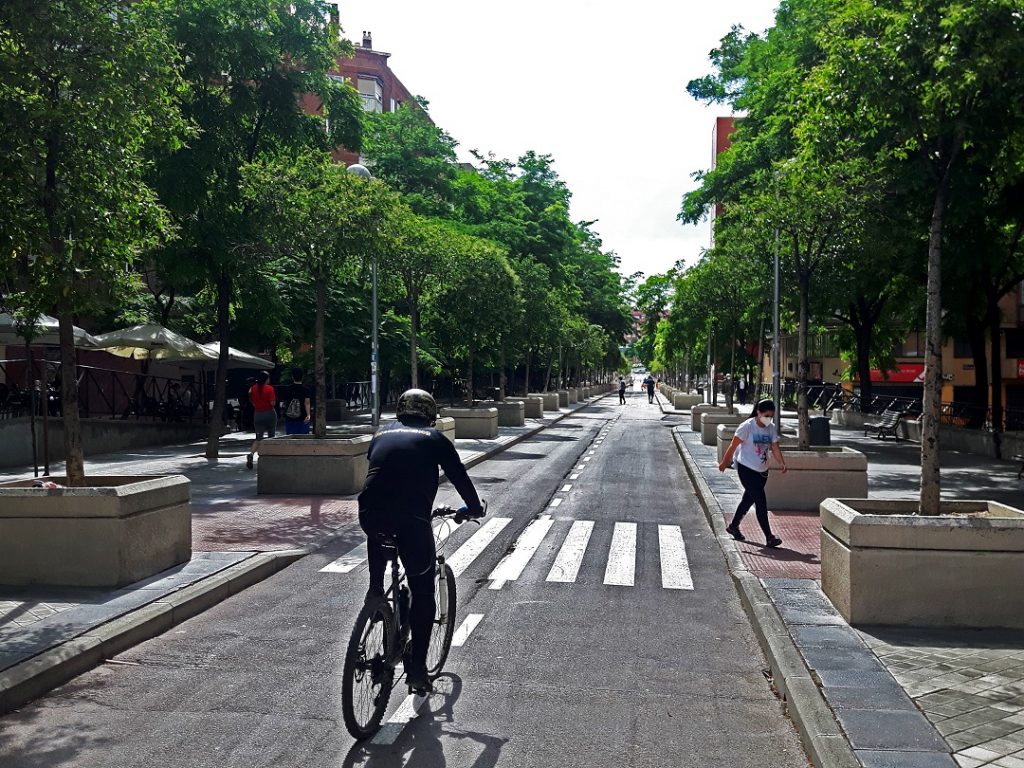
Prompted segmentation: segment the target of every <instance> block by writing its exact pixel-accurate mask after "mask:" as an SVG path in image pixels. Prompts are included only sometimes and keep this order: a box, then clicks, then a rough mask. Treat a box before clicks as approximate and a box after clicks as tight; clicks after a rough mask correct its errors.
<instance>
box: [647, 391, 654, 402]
mask: <svg viewBox="0 0 1024 768" xmlns="http://www.w3.org/2000/svg"><path fill="white" fill-rule="evenodd" d="M647 402H648V403H653V402H654V390H653V389H648V390H647Z"/></svg>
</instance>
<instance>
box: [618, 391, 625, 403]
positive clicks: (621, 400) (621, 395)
mask: <svg viewBox="0 0 1024 768" xmlns="http://www.w3.org/2000/svg"><path fill="white" fill-rule="evenodd" d="M625 404H626V390H624V389H620V390H619V405H625Z"/></svg>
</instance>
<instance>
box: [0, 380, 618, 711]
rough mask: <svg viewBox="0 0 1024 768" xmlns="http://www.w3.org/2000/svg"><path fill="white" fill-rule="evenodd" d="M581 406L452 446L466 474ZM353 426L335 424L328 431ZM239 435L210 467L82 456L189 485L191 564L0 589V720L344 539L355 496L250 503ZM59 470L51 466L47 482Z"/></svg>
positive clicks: (141, 452) (164, 452)
mask: <svg viewBox="0 0 1024 768" xmlns="http://www.w3.org/2000/svg"><path fill="white" fill-rule="evenodd" d="M599 399H600V398H599V397H598V398H592V399H591V400H590V401H589V402H590V403H592V402H596V401H597V400H599ZM588 404H589V403H578V404H573V405H571V406H570V407H569V408H563V409H560V411H559V412H558V413H557V414H556V413H554V412H551V414H550V415H546V416H545V418H543V419H527V420H526V425H525V426H523V427H499V429H498V432H499V434H498V437H497V438H496V439H493V440H477V439H469V440H467V439H458V440H456V441H455V445H456V448H457V449H458V452H459V456H460V457H461V458H462V461H463V463H465V464H466V465H467V466H470V467H471V466H474V465H476V464H479V463H481V462H482V461H485V460H487V459H488V458H490V457H492V456H494V455H496V454H498V453H500V452H502V451H504V450H506V449H507V448H509V447H511V446H512V445H514V444H515V443H518V442H520V441H522V440H524V439H526V438H528V437H530V436H532V435H533V434H536V433H537V432H539V431H541V430H543V429H545V428H547V427H548V426H550V425H552V424H555V423H557V422H558V421H561V420H562V419H564V418H565V417H566V416H569V415H570V414H572V413H574V412H575V411H576V410H578V409H580V408H583V407H585V406H586V405H588ZM389 418H394V415H393V414H384V415H383V416H382V421H387V420H388V419H389ZM366 421H367V422H368V421H369V419H368V417H367V418H366ZM351 427H352V424H351V423H346V424H338V425H334V424H332V425H330V431H346V430H349V429H351ZM241 437H242V436H241V435H239V434H237V433H236V434H232V435H228V436H227V437H226V438H224V439H223V440H222V442H221V452H220V458H219V459H218V460H215V461H208V460H207V459H206V458H205V457H204V455H203V451H204V449H205V442H202V443H198V442H197V443H192V444H189V445H180V446H168V447H161V448H149V449H138V450H134V451H130V452H121V453H115V454H108V455H104V456H96V457H92V458H89V459H87V460H86V471H87V473H91V474H103V475H121V474H124V475H165V474H182V475H185V476H186V477H188V478H189V479H190V480H191V482H192V488H191V491H192V549H193V557H192V559H191V560H190V561H189V562H188V563H184V564H183V565H181V566H178V567H176V568H172V569H170V570H168V571H164V572H163V573H160V574H157V575H156V576H153V577H152V578H150V579H146V580H145V581H143V582H139V583H137V584H132V585H129V586H127V587H124V588H121V589H115V590H112V589H83V588H72V587H44V586H38V587H13V586H0V713H2V712H5V711H8V710H9V709H11V708H13V707H14V706H17V705H18V704H19V703H21V702H23V701H26V700H28V699H29V698H33V697H34V696H37V695H39V694H40V693H42V692H44V691H45V690H48V689H49V688H52V687H53V686H54V685H58V684H60V682H63V680H66V679H69V678H70V677H72V676H74V675H76V674H79V673H80V672H82V671H84V670H85V669H88V668H89V667H92V666H94V665H95V664H97V663H99V662H100V661H102V660H103V659H104V658H109V657H110V656H111V655H113V654H115V653H119V652H120V651H122V650H124V649H125V648H127V647H130V646H131V645H133V644H135V643H137V642H140V641H141V640H144V639H147V638H148V637H152V636H155V635H156V634H159V633H160V632H163V631H166V629H168V628H169V627H170V626H173V625H174V624H176V623H178V622H180V621H183V620H184V619H186V618H189V617H190V616H192V615H195V614H196V613H198V612H200V611H202V610H205V609H206V608H208V607H210V606H211V605H213V604H215V603H216V602H219V601H220V600H223V599H224V598H226V597H228V596H230V595H231V594H235V593H236V592H238V591H240V590H241V589H244V588H246V587H248V586H251V585H252V584H254V583H256V582H257V581H259V580H261V579H263V578H266V577H267V576H270V575H271V574H273V573H274V572H276V571H277V570H280V569H281V568H284V567H285V566H287V565H289V564H291V563H292V562H294V561H295V560H296V559H298V558H300V557H302V556H303V555H305V554H308V553H309V552H311V551H313V550H315V549H318V548H319V547H321V546H323V544H325V543H326V542H327V541H329V540H331V539H334V538H337V537H340V536H345V535H349V534H350V532H351V530H352V526H353V525H354V524H355V522H356V518H357V512H358V509H357V502H356V496H355V495H351V496H346V497H340V498H339V497H325V496H259V495H257V493H256V471H255V470H248V469H246V467H245V457H246V454H247V453H248V451H249V448H250V446H251V445H252V442H251V440H248V439H240V438H241ZM61 471H62V467H61V466H54V467H53V473H54V474H55V475H57V474H60V473H61ZM25 477H31V470H26V471H24V472H14V473H0V482H2V481H6V480H16V479H21V478H25ZM442 479H443V478H442Z"/></svg>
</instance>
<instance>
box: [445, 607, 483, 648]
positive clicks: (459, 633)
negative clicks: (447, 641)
mask: <svg viewBox="0 0 1024 768" xmlns="http://www.w3.org/2000/svg"><path fill="white" fill-rule="evenodd" d="M483 617H484V615H483V614H482V613H471V614H469V615H468V616H466V618H465V619H464V620H463V622H462V624H461V625H460V626H459V628H458V629H456V630H455V634H454V635H452V648H461V647H462V646H463V645H465V644H466V641H467V640H468V639H469V636H470V635H471V634H472V633H473V630H474V629H476V625H477V624H479V623H480V621H481V620H482V619H483Z"/></svg>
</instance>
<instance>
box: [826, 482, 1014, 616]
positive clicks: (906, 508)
mask: <svg viewBox="0 0 1024 768" xmlns="http://www.w3.org/2000/svg"><path fill="white" fill-rule="evenodd" d="M916 511H917V501H916V500H907V501H903V500H898V501H897V500H888V499H885V500H883V499H870V500H868V499H833V498H830V499H827V500H825V501H824V502H823V503H822V504H821V526H822V528H821V587H822V590H823V591H824V592H825V594H826V595H828V598H829V599H830V600H831V601H832V603H833V604H834V605H835V607H836V609H837V610H838V611H839V613H841V614H842V616H843V618H845V619H846V620H847V621H848V622H850V623H851V624H862V625H863V624H882V625H896V626H915V627H951V626H952V627H976V628H995V627H1006V628H1012V629H1024V590H1022V589H1021V576H1022V574H1024V510H1020V509H1015V508H1013V507H1008V506H1005V505H1002V504H997V503H996V502H993V501H950V502H943V504H942V512H943V514H942V515H941V516H939V517H920V516H917V515H915V514H914V513H915V512H916Z"/></svg>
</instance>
